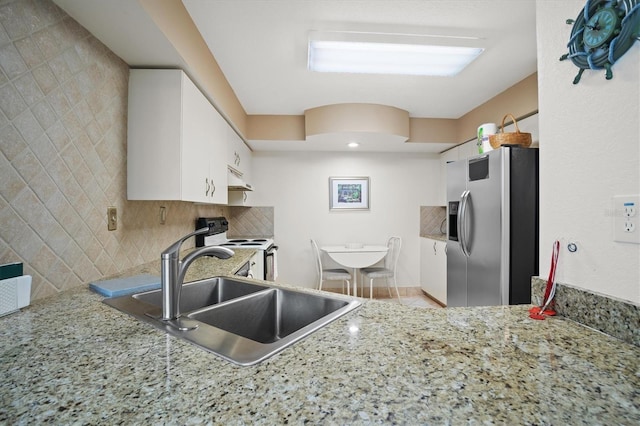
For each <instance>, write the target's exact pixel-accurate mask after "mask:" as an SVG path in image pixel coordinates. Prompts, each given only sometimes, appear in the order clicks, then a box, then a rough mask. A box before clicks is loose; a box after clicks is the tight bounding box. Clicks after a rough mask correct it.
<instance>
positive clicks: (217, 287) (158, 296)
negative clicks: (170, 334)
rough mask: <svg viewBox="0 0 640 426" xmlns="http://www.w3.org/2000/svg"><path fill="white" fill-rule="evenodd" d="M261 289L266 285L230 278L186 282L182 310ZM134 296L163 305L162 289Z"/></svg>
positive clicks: (142, 300) (143, 300)
mask: <svg viewBox="0 0 640 426" xmlns="http://www.w3.org/2000/svg"><path fill="white" fill-rule="evenodd" d="M261 290H264V287H262V286H259V285H255V284H249V283H245V282H241V281H237V280H232V279H228V278H214V279H209V280H206V281H197V282H194V283H188V284H184V285H183V286H182V291H181V294H180V312H182V313H184V312H189V311H195V310H196V309H200V308H204V307H205V306H211V305H216V304H218V303H222V302H226V301H227V300H231V299H236V298H238V297H240V296H246V295H247V294H251V293H255V292H257V291H261ZM133 298H134V299H137V300H140V301H141V302H145V303H149V304H151V305H154V306H157V307H158V308H161V307H162V291H161V290H153V291H148V292H146V293H138V294H134V295H133Z"/></svg>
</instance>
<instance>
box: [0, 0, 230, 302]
mask: <svg viewBox="0 0 640 426" xmlns="http://www.w3.org/2000/svg"><path fill="white" fill-rule="evenodd" d="M127 81H128V67H127V65H126V64H125V63H124V62H123V61H122V60H120V59H119V58H118V57H117V56H115V55H114V54H113V53H112V52H110V51H109V50H108V49H107V48H106V47H105V46H104V45H103V44H102V43H100V42H99V41H98V40H97V39H96V38H94V37H93V36H92V35H91V34H90V33H88V32H87V31H86V30H85V29H84V28H83V27H81V26H80V25H79V24H77V23H76V22H75V21H74V20H73V19H71V18H70V17H69V16H68V15H66V14H65V13H64V12H63V11H62V10H61V9H59V8H58V7H57V6H55V4H54V3H53V2H52V1H50V0H16V1H1V2H0V151H1V152H2V155H0V182H1V184H0V263H5V262H11V261H21V262H23V263H24V264H25V273H27V274H30V275H32V276H33V285H32V298H34V299H36V298H42V297H46V296H48V295H52V294H55V293H56V292H58V291H61V290H65V289H67V288H69V287H72V286H79V285H82V284H84V283H88V282H91V281H93V280H96V279H100V278H101V277H105V276H109V275H112V274H115V273H118V272H121V271H123V270H126V269H128V268H130V267H133V266H136V265H138V264H141V263H146V262H149V261H152V260H155V259H156V258H158V257H159V255H160V252H161V251H162V249H164V248H165V247H167V246H168V245H169V244H171V242H173V241H174V240H176V239H177V238H178V237H179V236H181V235H183V234H186V233H188V232H190V231H192V230H193V228H194V220H195V218H196V217H197V216H218V215H226V214H227V213H228V208H227V207H226V206H203V205H194V204H191V203H182V202H145V201H137V202H133V201H127V199H126V152H127V148H126V146H127V145H126V144H127ZM159 166H161V165H159ZM161 205H162V206H166V208H167V209H168V215H167V223H166V224H165V225H160V220H159V208H160V206H161ZM108 206H116V207H117V208H118V222H119V226H118V229H117V230H116V231H112V232H109V231H107V224H106V210H107V207H108ZM189 246H193V242H188V243H187V244H185V248H186V247H189Z"/></svg>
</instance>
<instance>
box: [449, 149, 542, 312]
mask: <svg viewBox="0 0 640 426" xmlns="http://www.w3.org/2000/svg"><path fill="white" fill-rule="evenodd" d="M446 167H447V214H448V222H449V223H448V228H449V229H448V233H447V306H490V305H515V304H522V303H531V276H533V275H537V274H538V210H539V209H538V150H537V149H533V148H520V147H501V148H499V149H496V150H494V151H490V152H488V153H486V154H482V155H479V156H475V157H471V158H469V159H466V160H460V161H455V162H452V163H448V164H447V166H446Z"/></svg>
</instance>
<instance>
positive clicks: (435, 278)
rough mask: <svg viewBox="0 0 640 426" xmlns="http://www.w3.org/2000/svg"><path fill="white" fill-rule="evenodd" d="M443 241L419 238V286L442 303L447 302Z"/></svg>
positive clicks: (445, 261) (444, 244)
mask: <svg viewBox="0 0 640 426" xmlns="http://www.w3.org/2000/svg"><path fill="white" fill-rule="evenodd" d="M445 248H446V243H445V242H444V241H438V240H432V239H430V238H420V287H421V288H422V290H424V291H425V292H426V293H427V294H428V295H429V296H431V297H432V298H434V299H436V300H437V301H438V302H440V303H442V304H446V303H447V257H446V252H445Z"/></svg>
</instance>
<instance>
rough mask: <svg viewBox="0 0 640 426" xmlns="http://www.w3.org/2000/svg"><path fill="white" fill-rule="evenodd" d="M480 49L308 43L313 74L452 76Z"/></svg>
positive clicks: (330, 41)
mask: <svg viewBox="0 0 640 426" xmlns="http://www.w3.org/2000/svg"><path fill="white" fill-rule="evenodd" d="M483 51H484V49H483V48H480V47H460V46H434V45H425V44H395V43H380V42H374V43H371V42H354V41H337V40H309V63H308V67H309V69H310V70H311V71H319V72H346V73H364V74H403V75H428V76H453V75H456V74H458V73H459V72H460V71H462V70H463V69H464V68H465V67H466V66H467V65H469V64H470V63H471V62H472V61H473V60H474V59H475V58H477V57H478V56H479V55H480V54H481V53H482V52H483Z"/></svg>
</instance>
